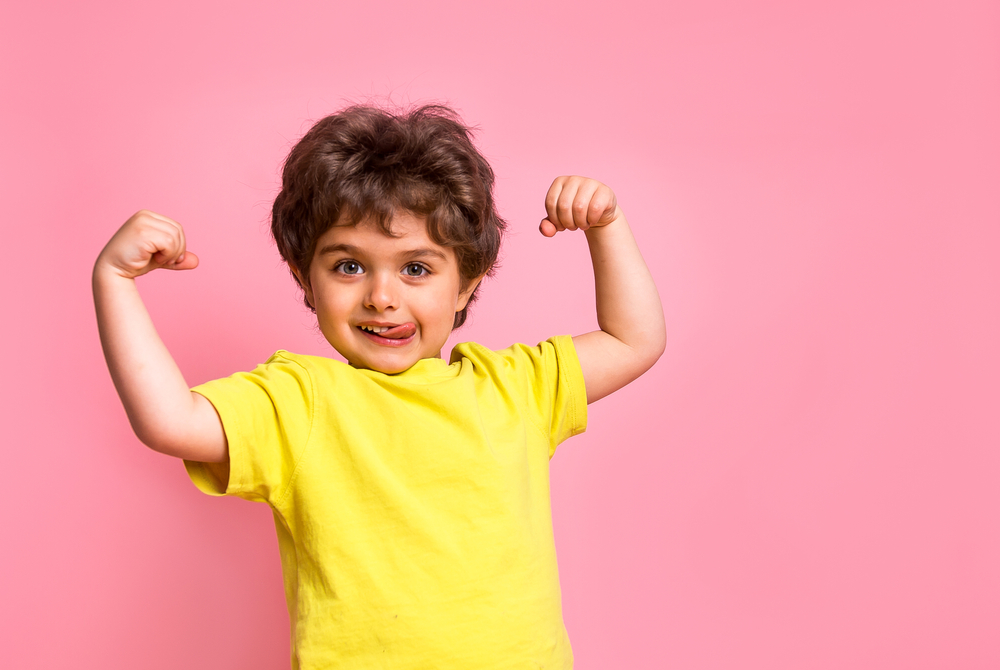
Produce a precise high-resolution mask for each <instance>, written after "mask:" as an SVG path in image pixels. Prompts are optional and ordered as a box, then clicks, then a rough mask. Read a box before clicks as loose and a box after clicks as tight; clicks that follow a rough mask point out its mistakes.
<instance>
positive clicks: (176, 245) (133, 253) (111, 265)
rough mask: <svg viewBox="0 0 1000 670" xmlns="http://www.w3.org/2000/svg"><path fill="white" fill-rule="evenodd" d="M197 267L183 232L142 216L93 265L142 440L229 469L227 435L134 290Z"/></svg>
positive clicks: (112, 358)
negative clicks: (156, 276)
mask: <svg viewBox="0 0 1000 670" xmlns="http://www.w3.org/2000/svg"><path fill="white" fill-rule="evenodd" d="M197 265H198V258H197V257H196V256H195V255H194V254H192V253H190V252H186V251H185V239H184V230H183V228H181V226H180V224H178V223H177V222H175V221H172V220H171V219H168V218H166V217H164V216H160V215H158V214H154V213H152V212H147V211H141V212H138V213H136V214H135V215H134V216H132V218H130V219H129V220H128V221H126V222H125V225H123V226H122V227H121V228H120V229H119V230H118V232H117V233H115V235H114V237H112V238H111V241H109V242H108V244H107V246H106V247H104V250H103V251H101V254H100V256H98V258H97V262H96V263H95V264H94V274H93V286H94V306H95V308H96V310H97V326H98V330H99V331H100V334H101V346H102V347H103V348H104V357H105V359H106V360H107V363H108V370H110V372H111V378H112V379H113V380H114V383H115V388H116V389H117V390H118V396H119V397H120V398H121V401H122V404H123V405H124V406H125V412H126V413H127V414H128V418H129V422H130V423H131V424H132V429H133V430H134V431H135V434H136V436H137V437H138V438H139V439H140V440H142V442H143V443H145V444H146V445H147V446H149V447H150V448H152V449H155V450H156V451H159V452H162V453H165V454H168V455H170V456H177V457H179V458H186V459H189V460H195V461H203V462H209V463H225V462H226V461H227V460H228V457H229V452H228V448H227V443H226V435H225V432H224V431H223V429H222V422H221V420H220V419H219V416H218V414H216V412H215V408H214V407H213V406H212V404H211V403H210V402H209V401H208V400H207V399H205V398H204V397H203V396H201V395H198V394H197V393H193V392H191V391H190V390H189V389H188V385H187V382H185V381H184V376H183V375H182V374H181V371H180V370H179V369H178V367H177V364H176V363H175V362H174V359H173V357H172V356H171V355H170V352H169V351H167V348H166V346H164V344H163V342H162V340H160V336H159V335H158V334H157V332H156V328H155V327H154V326H153V322H152V320H151V319H150V318H149V313H148V312H147V311H146V307H145V305H143V303H142V298H140V297H139V292H138V290H137V289H136V286H135V278H136V277H138V276H140V275H143V274H146V273H147V272H150V271H151V270H155V269H158V268H167V269H172V270H190V269H192V268H194V267H196V266H197Z"/></svg>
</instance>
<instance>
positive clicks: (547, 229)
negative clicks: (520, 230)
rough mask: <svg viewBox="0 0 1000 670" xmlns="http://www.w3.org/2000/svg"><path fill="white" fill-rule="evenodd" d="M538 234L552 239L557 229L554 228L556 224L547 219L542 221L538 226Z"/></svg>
mask: <svg viewBox="0 0 1000 670" xmlns="http://www.w3.org/2000/svg"><path fill="white" fill-rule="evenodd" d="M538 232H540V233H541V234H542V235H544V236H545V237H554V236H555V234H556V233H558V232H559V229H558V228H556V224H554V223H552V222H551V221H549V220H548V219H542V223H541V224H540V225H539V226H538Z"/></svg>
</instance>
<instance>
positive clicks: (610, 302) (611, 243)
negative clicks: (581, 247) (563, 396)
mask: <svg viewBox="0 0 1000 670" xmlns="http://www.w3.org/2000/svg"><path fill="white" fill-rule="evenodd" d="M620 212H621V210H618V215H617V216H616V217H615V219H614V220H613V221H612V222H611V223H609V224H608V225H606V226H601V227H597V228H591V229H589V230H587V242H588V243H589V245H590V253H591V258H592V260H593V264H594V286H595V289H596V299H597V323H598V325H599V326H600V330H597V331H594V332H591V333H586V334H584V335H578V336H577V337H575V338H573V341H574V343H575V345H576V349H577V355H578V357H579V359H580V365H581V367H582V368H583V374H584V379H585V380H586V383H587V402H594V401H596V400H599V399H601V398H603V397H604V396H606V395H608V394H610V393H613V392H615V391H617V390H618V389H620V388H621V387H623V386H625V385H626V384H628V383H629V382H631V381H633V380H635V379H636V378H637V377H639V376H640V375H642V373H644V372H645V371H646V370H648V369H649V368H650V367H652V365H653V363H655V362H656V360H657V359H658V358H659V357H660V354H662V353H663V349H664V347H665V345H666V328H665V326H664V322H663V307H662V306H661V304H660V297H659V295H658V293H657V291H656V285H655V284H654V283H653V278H652V275H651V274H650V272H649V269H648V268H647V267H646V263H645V261H643V259H642V254H641V253H640V252H639V248H638V246H637V245H636V242H635V238H634V237H633V236H632V231H631V230H630V229H629V226H628V223H627V221H626V220H625V217H624V216H621V214H620Z"/></svg>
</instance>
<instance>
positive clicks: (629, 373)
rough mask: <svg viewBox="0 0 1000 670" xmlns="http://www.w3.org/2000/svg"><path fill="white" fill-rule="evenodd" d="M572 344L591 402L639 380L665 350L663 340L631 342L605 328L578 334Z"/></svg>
mask: <svg viewBox="0 0 1000 670" xmlns="http://www.w3.org/2000/svg"><path fill="white" fill-rule="evenodd" d="M573 346H574V347H575V348H576V355H577V358H579V359H580V369H581V370H582V371H583V381H584V384H586V386H587V402H588V403H592V402H594V401H597V400H600V399H601V398H603V397H604V396H606V395H611V394H612V393H614V392H615V391H617V390H618V389H620V388H622V387H623V386H625V385H626V384H628V383H629V382H631V381H634V380H635V379H638V378H639V377H640V376H641V375H642V373H644V372H645V371H646V370H648V369H649V368H651V367H652V366H653V363H655V362H656V360H657V359H658V358H659V357H660V354H662V353H663V342H662V340H660V339H657V338H652V340H651V341H650V342H649V343H646V342H641V343H640V344H638V345H629V344H626V343H624V342H622V341H621V340H619V339H618V338H616V337H614V336H613V335H611V334H609V333H606V332H604V331H603V330H595V331H593V332H590V333H585V334H583V335H577V336H575V337H574V338H573Z"/></svg>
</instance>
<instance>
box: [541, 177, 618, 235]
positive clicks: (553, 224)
mask: <svg viewBox="0 0 1000 670" xmlns="http://www.w3.org/2000/svg"><path fill="white" fill-rule="evenodd" d="M545 213H546V215H547V216H546V217H545V218H544V219H542V223H541V225H540V226H538V230H539V231H541V233H542V235H545V237H552V236H553V235H555V234H556V233H558V232H559V231H560V230H590V229H591V228H597V227H599V226H606V225H608V224H609V223H611V222H612V221H614V220H615V219H616V218H618V216H620V215H621V211H620V210H619V209H618V200H617V198H615V192H614V191H612V190H611V189H610V188H608V187H607V186H605V185H604V184H602V183H601V182H599V181H597V180H596V179H589V178H587V177H557V178H556V180H555V181H554V182H552V186H550V187H549V192H548V193H547V194H546V196H545Z"/></svg>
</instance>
